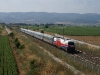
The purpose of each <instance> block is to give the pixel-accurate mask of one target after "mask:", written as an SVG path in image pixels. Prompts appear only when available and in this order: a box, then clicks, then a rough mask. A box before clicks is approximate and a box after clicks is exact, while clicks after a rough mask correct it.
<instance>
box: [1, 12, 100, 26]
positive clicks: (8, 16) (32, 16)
mask: <svg viewBox="0 0 100 75" xmlns="http://www.w3.org/2000/svg"><path fill="white" fill-rule="evenodd" d="M0 19H1V20H2V21H3V22H6V23H30V24H33V23H92V24H96V23H100V14H92V13H87V14H78V13H47V12H11V13H5V12H0Z"/></svg>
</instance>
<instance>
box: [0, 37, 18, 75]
mask: <svg viewBox="0 0 100 75" xmlns="http://www.w3.org/2000/svg"><path fill="white" fill-rule="evenodd" d="M0 75H18V70H17V65H16V61H15V58H14V56H13V53H12V50H11V48H10V45H9V41H8V37H7V36H0Z"/></svg>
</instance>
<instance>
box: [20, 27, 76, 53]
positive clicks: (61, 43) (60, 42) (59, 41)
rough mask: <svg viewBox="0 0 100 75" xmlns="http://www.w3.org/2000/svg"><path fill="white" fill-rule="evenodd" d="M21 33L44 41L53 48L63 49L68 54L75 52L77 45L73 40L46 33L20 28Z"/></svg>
mask: <svg viewBox="0 0 100 75" xmlns="http://www.w3.org/2000/svg"><path fill="white" fill-rule="evenodd" d="M20 31H21V32H23V33H26V34H28V35H30V36H33V37H35V38H38V39H40V40H43V41H45V42H47V43H49V44H51V45H53V46H56V47H58V48H61V49H63V50H64V51H67V52H74V51H75V43H74V41H72V40H71V39H64V38H62V37H57V36H53V35H49V34H45V33H40V32H37V31H32V30H29V29H25V28H20Z"/></svg>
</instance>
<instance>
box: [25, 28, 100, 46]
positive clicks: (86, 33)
mask: <svg viewBox="0 0 100 75" xmlns="http://www.w3.org/2000/svg"><path fill="white" fill-rule="evenodd" d="M26 28H29V29H32V30H39V31H40V32H41V30H44V33H49V34H52V35H55V34H61V35H64V36H66V37H69V38H72V39H76V40H80V41H84V42H87V43H90V44H94V45H97V46H100V40H99V39H100V27H93V26H49V27H48V28H45V26H28V27H26Z"/></svg>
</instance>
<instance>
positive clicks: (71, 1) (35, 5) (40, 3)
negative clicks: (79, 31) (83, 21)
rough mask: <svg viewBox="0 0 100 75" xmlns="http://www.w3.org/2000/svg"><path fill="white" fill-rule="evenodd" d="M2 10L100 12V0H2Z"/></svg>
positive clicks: (0, 6) (0, 10)
mask: <svg viewBox="0 0 100 75" xmlns="http://www.w3.org/2000/svg"><path fill="white" fill-rule="evenodd" d="M0 12H50V13H51V12H57V13H80V14H84V13H97V14H100V0H0Z"/></svg>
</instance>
